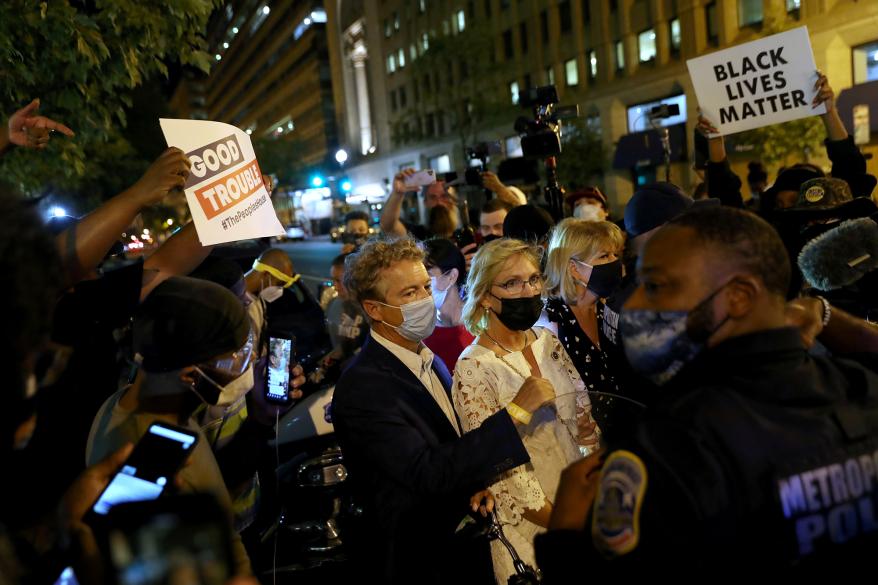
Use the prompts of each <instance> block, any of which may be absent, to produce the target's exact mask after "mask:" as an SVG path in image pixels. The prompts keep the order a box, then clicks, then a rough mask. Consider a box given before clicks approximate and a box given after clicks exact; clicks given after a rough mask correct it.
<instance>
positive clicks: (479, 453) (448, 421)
mask: <svg viewBox="0 0 878 585" xmlns="http://www.w3.org/2000/svg"><path fill="white" fill-rule="evenodd" d="M345 286H346V288H347V289H348V291H349V292H350V293H352V294H353V295H355V297H356V299H357V301H358V302H359V303H360V304H361V305H362V307H363V310H364V312H365V313H366V315H368V317H369V319H370V321H371V323H372V331H371V335H370V337H369V339H368V340H367V342H366V344H365V346H364V347H363V349H362V351H360V353H359V355H358V356H357V357H356V358H355V359H354V361H353V362H352V363H351V365H350V367H349V368H348V369H347V370H346V371H345V372H344V374H342V376H341V379H339V381H338V384H337V385H336V388H335V396H334V399H333V407H332V409H333V423H334V425H335V431H336V434H337V436H338V439H339V442H340V444H341V447H342V451H343V452H344V454H345V461H346V463H347V466H348V469H349V470H350V474H351V481H352V482H353V485H354V486H355V490H356V493H357V495H358V496H359V499H360V502H361V503H362V505H363V509H364V516H363V520H364V525H365V526H366V527H367V529H368V530H367V531H366V532H364V536H365V537H366V538H364V539H363V542H361V543H356V542H355V543H352V548H353V553H354V556H355V558H357V559H358V560H359V562H360V563H366V566H367V567H368V568H370V569H372V570H374V571H375V572H374V573H370V574H369V578H374V579H376V580H378V582H380V583H407V584H408V583H463V582H472V581H473V580H474V579H473V578H474V577H475V575H476V573H477V572H478V571H477V570H476V569H475V568H473V567H471V566H470V565H469V564H468V563H469V561H468V560H466V559H467V556H468V555H461V554H460V552H459V551H457V552H455V548H454V546H453V534H454V530H455V528H456V527H457V525H458V524H459V523H460V521H461V520H462V519H463V517H464V516H465V515H466V513H467V511H468V502H469V499H470V498H471V497H472V496H473V495H474V494H475V493H476V492H478V491H479V490H481V489H484V487H485V486H487V485H489V484H490V483H491V482H492V481H493V480H494V478H496V477H497V476H498V475H499V474H500V473H503V472H504V471H507V470H509V469H512V468H513V467H516V466H518V465H523V464H525V463H527V462H528V461H529V457H528V454H527V451H526V450H525V448H524V446H523V445H522V443H521V440H520V438H519V436H518V432H517V431H516V424H517V423H516V422H515V420H514V419H513V418H512V417H511V416H510V414H509V413H508V412H507V411H506V410H501V411H499V412H497V413H496V414H494V415H493V416H491V417H489V418H488V419H486V420H485V421H484V423H483V424H482V426H481V427H479V428H478V429H476V430H474V431H472V432H470V433H467V434H466V435H464V436H460V425H459V422H458V420H457V417H456V415H455V413H454V409H453V407H452V405H451V399H450V396H449V393H450V389H451V376H450V375H449V373H448V369H447V368H446V367H445V364H443V363H442V360H440V359H439V358H438V357H434V356H433V354H432V352H430V350H429V349H427V348H426V347H425V346H424V345H423V344H422V343H421V340H423V339H424V338H426V337H428V336H429V335H430V334H431V333H432V332H433V328H434V326H435V321H436V309H435V306H434V305H433V299H432V294H431V290H430V276H429V275H428V274H427V271H426V269H425V268H424V265H423V252H422V251H421V249H420V248H418V246H417V245H416V244H415V242H414V241H412V240H409V239H401V240H396V241H372V242H368V243H367V244H366V245H364V246H363V248H362V249H361V251H360V252H359V253H357V254H355V255H352V256H351V257H349V258H348V260H347V262H346V267H345ZM539 382H540V381H538V380H536V379H534V382H532V383H530V384H525V386H524V387H523V388H522V390H521V391H520V392H519V394H518V395H517V396H516V397H515V399H514V400H513V402H514V404H515V405H517V407H518V408H521V409H523V410H525V411H527V412H528V413H530V412H533V411H535V410H536V409H538V408H539V407H540V406H541V405H542V404H544V403H545V402H547V401H548V400H551V399H552V398H554V395H553V392H552V390H551V387H547V385H544V384H540V383H539ZM358 544H359V546H357V545H358ZM474 546H475V545H474ZM488 575H489V577H488V579H489V582H490V572H489V573H488Z"/></svg>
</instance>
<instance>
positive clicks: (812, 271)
mask: <svg viewBox="0 0 878 585" xmlns="http://www.w3.org/2000/svg"><path fill="white" fill-rule="evenodd" d="M798 265H799V269H800V270H801V271H802V275H803V276H804V277H805V280H806V281H807V282H808V284H810V285H811V286H812V287H814V288H816V289H817V290H823V291H829V290H834V289H838V288H843V287H845V286H850V285H852V284H854V283H855V282H857V281H858V280H860V279H861V278H862V277H863V276H865V275H866V274H867V273H869V272H871V271H873V270H875V269H876V268H878V223H875V222H874V221H872V220H871V219H869V218H865V217H863V218H859V219H851V220H848V221H845V222H842V223H841V224H839V226H838V227H836V228H833V229H831V230H829V231H827V232H825V233H823V234H821V235H819V236H817V237H816V238H814V239H813V240H811V241H810V242H808V243H807V244H805V246H804V247H803V248H802V251H801V252H800V253H799V257H798Z"/></svg>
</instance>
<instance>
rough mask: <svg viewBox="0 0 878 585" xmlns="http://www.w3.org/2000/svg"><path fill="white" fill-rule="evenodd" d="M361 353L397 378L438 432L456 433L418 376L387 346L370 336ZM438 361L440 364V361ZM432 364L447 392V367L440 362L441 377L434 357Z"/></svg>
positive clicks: (448, 384) (448, 379)
mask: <svg viewBox="0 0 878 585" xmlns="http://www.w3.org/2000/svg"><path fill="white" fill-rule="evenodd" d="M363 353H366V355H365V356H364V357H368V358H369V363H371V364H373V365H376V366H377V367H378V368H380V369H382V370H384V371H385V372H386V373H388V374H390V375H392V376H394V377H395V378H396V379H397V380H399V382H400V386H402V387H403V388H404V389H405V391H406V392H407V393H408V394H409V395H410V396H412V397H413V398H414V400H415V401H416V402H417V403H418V405H419V406H421V409H422V413H423V415H424V418H425V419H426V420H427V421H429V422H430V423H431V425H432V426H433V428H434V430H435V431H437V433H438V434H440V435H442V434H443V433H452V434H453V435H454V436H456V435H457V433H456V432H455V430H454V427H452V426H451V423H450V422H449V420H448V417H447V416H445V413H444V412H443V411H442V409H441V408H439V405H438V404H436V400H435V399H433V397H432V396H431V395H430V393H429V392H428V391H427V389H426V388H424V385H423V384H422V383H421V381H420V380H419V379H418V377H417V376H415V375H414V373H412V371H411V370H410V369H408V368H407V367H406V365H405V364H404V363H402V362H401V361H400V360H399V358H398V357H396V356H395V355H393V354H392V353H390V352H389V351H388V350H387V348H385V347H384V346H383V345H381V344H380V343H378V342H377V341H375V340H374V339H372V338H371V336H370V337H369V338H367V340H366V345H365V347H364V348H363ZM439 363H440V364H441V361H440V362H439ZM433 364H434V370H435V371H436V373H437V374H439V379H440V380H441V381H442V385H443V387H444V388H445V391H446V393H447V392H449V391H450V389H451V377H450V376H449V374H448V368H446V367H445V365H444V364H442V370H441V371H442V372H444V378H443V376H442V374H441V373H440V370H439V368H437V367H436V366H437V365H438V364H437V363H436V359H435V358H434V360H433Z"/></svg>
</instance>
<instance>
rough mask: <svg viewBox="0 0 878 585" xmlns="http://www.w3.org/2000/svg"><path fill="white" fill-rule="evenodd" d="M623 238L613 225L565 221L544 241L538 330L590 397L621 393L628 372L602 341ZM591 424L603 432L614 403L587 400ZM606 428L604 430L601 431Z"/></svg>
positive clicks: (603, 399) (610, 422) (608, 399)
mask: <svg viewBox="0 0 878 585" xmlns="http://www.w3.org/2000/svg"><path fill="white" fill-rule="evenodd" d="M623 245H624V236H623V235H622V230H620V229H619V228H618V227H617V226H616V225H615V224H612V223H610V222H607V221H597V222H595V221H585V220H581V219H574V218H568V219H565V220H564V221H562V222H561V223H559V224H558V225H557V226H556V227H555V231H554V232H553V233H552V238H551V240H550V242H549V254H548V261H547V262H546V289H547V292H548V293H549V297H550V298H549V301H548V302H547V303H546V309H545V315H544V316H543V319H541V323H540V324H541V325H544V326H546V327H547V328H549V329H551V330H552V331H554V332H555V334H556V335H557V336H558V339H559V340H560V341H561V344H562V345H563V346H564V349H565V350H567V353H568V354H569V355H570V358H571V359H572V360H573V364H574V365H575V366H576V369H577V370H578V371H579V375H580V376H581V377H582V381H583V382H584V383H585V387H586V389H587V390H588V391H589V392H600V393H606V394H621V393H622V392H621V389H620V387H619V381H620V379H622V378H624V377H625V375H624V372H620V371H619V370H620V368H625V367H627V364H625V363H624V361H622V360H620V359H619V358H618V357H617V356H615V355H612V354H610V353H609V352H608V351H606V349H609V346H610V343H609V342H607V341H606V340H605V339H604V338H603V327H602V323H601V320H602V319H603V312H604V311H603V302H602V299H604V298H606V297H607V296H609V295H610V294H611V293H612V292H613V291H614V290H615V289H616V288H617V287H618V286H619V284H620V283H621V281H622V274H623V268H622V262H621V260H620V259H619V255H620V254H621V251H622V247H623ZM591 402H592V411H593V415H594V418H595V420H596V421H597V422H598V425H600V427H601V429H602V430H603V431H604V432H605V433H606V432H607V431H609V430H611V428H612V426H613V420H612V419H611V418H612V417H611V416H610V413H611V411H614V410H615V408H616V407H617V406H618V404H616V403H617V402H618V401H617V400H615V399H614V398H613V397H611V396H606V395H605V394H604V395H602V394H597V395H595V396H592V401H591ZM605 427H606V428H605Z"/></svg>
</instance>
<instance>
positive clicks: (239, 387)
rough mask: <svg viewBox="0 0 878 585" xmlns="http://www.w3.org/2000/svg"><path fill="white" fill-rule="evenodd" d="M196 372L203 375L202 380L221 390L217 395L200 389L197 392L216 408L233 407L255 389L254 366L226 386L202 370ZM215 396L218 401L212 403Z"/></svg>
mask: <svg viewBox="0 0 878 585" xmlns="http://www.w3.org/2000/svg"><path fill="white" fill-rule="evenodd" d="M196 371H197V372H198V373H199V374H201V379H202V380H204V381H206V382H207V383H208V384H210V385H212V386H213V387H214V388H215V389H217V390H219V394H216V393H215V392H199V390H198V389H196V390H195V393H196V394H198V396H199V398H201V399H202V400H203V401H204V402H206V403H208V404H211V405H214V406H231V405H233V404H235V403H236V402H238V401H239V400H240V399H241V398H242V397H243V396H244V395H245V394H247V392H248V391H249V390H250V389H251V388H253V384H254V381H253V366H252V365H250V366H248V367H247V370H246V371H245V372H244V373H243V374H241V375H240V376H238V377H237V378H235V379H234V380H232V381H231V382H229V383H228V384H226V385H225V386H221V385H219V384H218V383H217V382H216V381H214V380H213V378H211V377H210V376H208V375H207V374H205V373H204V371H202V370H201V368H196ZM202 389H203V387H202ZM214 395H215V396H216V401H215V402H210V399H211V398H213V396H214Z"/></svg>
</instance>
